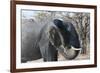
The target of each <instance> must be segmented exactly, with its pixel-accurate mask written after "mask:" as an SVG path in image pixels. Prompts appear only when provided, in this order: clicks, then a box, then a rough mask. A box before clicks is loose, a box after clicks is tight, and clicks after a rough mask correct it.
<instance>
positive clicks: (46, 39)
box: [21, 20, 80, 62]
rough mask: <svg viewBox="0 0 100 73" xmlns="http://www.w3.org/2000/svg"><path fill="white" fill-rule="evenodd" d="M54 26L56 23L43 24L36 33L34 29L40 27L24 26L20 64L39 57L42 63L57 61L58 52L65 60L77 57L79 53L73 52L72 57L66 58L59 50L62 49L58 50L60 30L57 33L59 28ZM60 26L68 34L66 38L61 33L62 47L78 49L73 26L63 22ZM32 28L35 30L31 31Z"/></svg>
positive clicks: (78, 45) (77, 40)
mask: <svg viewBox="0 0 100 73" xmlns="http://www.w3.org/2000/svg"><path fill="white" fill-rule="evenodd" d="M58 22H59V20H57V23H58ZM61 22H63V21H61ZM28 24H32V22H29V23H28ZM55 24H56V23H54V22H53V21H51V22H50V23H49V24H45V25H43V27H42V26H41V28H39V29H38V31H36V29H37V28H38V27H40V26H35V25H33V24H32V26H31V27H30V25H28V26H25V27H26V31H25V27H23V28H24V33H23V34H22V35H24V37H22V50H21V62H27V61H31V60H36V59H40V58H41V57H42V58H43V60H44V61H57V60H58V58H57V55H58V51H60V52H61V53H62V55H63V56H64V57H65V58H66V59H74V58H75V57H77V55H78V53H79V51H75V55H74V56H73V57H67V56H68V55H67V54H66V53H64V51H63V50H61V49H63V48H60V46H61V45H62V41H61V37H60V36H59V33H58V32H60V31H61V30H59V31H58V29H59V28H58V27H57V26H56V25H55ZM62 24H64V25H65V27H67V32H68V33H67V36H66V34H65V33H61V34H62V35H64V37H63V39H64V40H65V41H63V43H64V46H67V47H68V48H69V49H70V48H71V46H73V47H74V48H80V44H79V38H78V34H77V32H76V30H75V28H74V26H73V25H72V24H71V23H69V22H63V23H62ZM32 27H35V28H36V29H35V28H34V29H33V28H32ZM56 27H57V28H56ZM28 29H29V30H28ZM27 31H29V32H27ZM35 31H36V32H35ZM25 34H26V35H25ZM25 36H26V38H25ZM67 40H68V41H67ZM58 49H60V50H58Z"/></svg>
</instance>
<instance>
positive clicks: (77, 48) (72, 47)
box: [71, 47, 82, 50]
mask: <svg viewBox="0 0 100 73" xmlns="http://www.w3.org/2000/svg"><path fill="white" fill-rule="evenodd" d="M71 49H73V50H82V48H74V47H71Z"/></svg>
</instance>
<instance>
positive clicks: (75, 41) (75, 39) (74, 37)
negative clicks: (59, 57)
mask: <svg viewBox="0 0 100 73" xmlns="http://www.w3.org/2000/svg"><path fill="white" fill-rule="evenodd" d="M65 26H66V28H67V31H68V32H69V33H70V35H69V37H70V40H69V43H70V45H71V46H73V47H74V48H80V41H79V36H78V33H77V31H76V30H75V27H74V26H73V24H72V23H70V22H67V23H65Z"/></svg>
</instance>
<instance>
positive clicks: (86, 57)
mask: <svg viewBox="0 0 100 73" xmlns="http://www.w3.org/2000/svg"><path fill="white" fill-rule="evenodd" d="M89 58H90V56H89V54H86V55H84V54H79V55H78V56H77V57H76V58H75V59H74V60H86V59H89ZM58 61H67V60H66V59H65V58H64V57H63V56H62V55H61V54H59V55H58ZM33 62H43V58H41V59H38V60H34V61H29V63H33Z"/></svg>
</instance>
